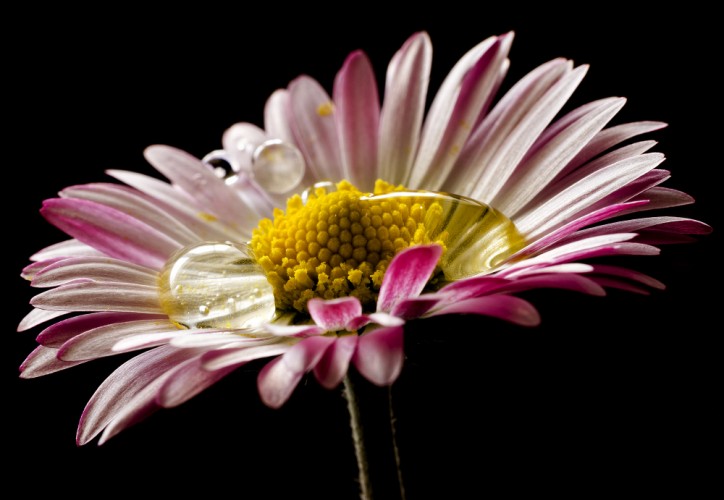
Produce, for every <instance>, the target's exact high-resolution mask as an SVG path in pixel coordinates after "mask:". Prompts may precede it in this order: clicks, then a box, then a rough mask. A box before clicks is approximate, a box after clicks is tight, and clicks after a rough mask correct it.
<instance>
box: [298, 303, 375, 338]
mask: <svg viewBox="0 0 724 500" xmlns="http://www.w3.org/2000/svg"><path fill="white" fill-rule="evenodd" d="M307 308H308V309H309V314H310V316H312V319H313V320H314V322H315V323H316V324H317V325H318V326H320V327H321V328H323V329H324V330H325V331H330V332H336V331H339V330H344V329H345V328H346V327H347V325H348V324H349V322H350V321H352V320H353V319H354V318H357V317H358V316H360V315H361V314H362V304H361V303H360V301H359V300H358V299H357V297H340V298H338V299H332V300H322V299H317V298H315V299H312V300H310V301H309V302H307Z"/></svg>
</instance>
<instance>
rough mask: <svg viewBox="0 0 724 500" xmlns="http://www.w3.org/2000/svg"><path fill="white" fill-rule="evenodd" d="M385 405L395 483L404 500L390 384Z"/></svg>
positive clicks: (401, 498) (403, 485) (395, 419)
mask: <svg viewBox="0 0 724 500" xmlns="http://www.w3.org/2000/svg"><path fill="white" fill-rule="evenodd" d="M387 406H388V407H389V409H390V433H391V434H392V451H393V452H394V454H395V466H396V467H397V484H399V486H400V500H405V483H403V482H402V467H401V466H400V463H401V462H400V448H399V447H398V446H397V429H396V425H395V424H396V423H397V418H395V410H394V409H393V407H392V385H390V386H388V388H387Z"/></svg>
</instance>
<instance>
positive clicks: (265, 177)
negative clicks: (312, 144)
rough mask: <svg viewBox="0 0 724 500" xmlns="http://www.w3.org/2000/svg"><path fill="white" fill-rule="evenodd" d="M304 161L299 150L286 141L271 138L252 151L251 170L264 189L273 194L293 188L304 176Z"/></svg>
mask: <svg viewBox="0 0 724 500" xmlns="http://www.w3.org/2000/svg"><path fill="white" fill-rule="evenodd" d="M304 171H305V163H304V157H303V156H302V153H301V151H299V149H297V147H296V146H294V145H293V144H290V143H288V142H284V141H280V140H278V139H273V140H269V141H265V142H263V143H262V144H260V145H259V146H258V147H257V148H256V150H255V151H254V155H253V157H252V164H251V172H252V175H253V177H254V180H255V181H256V182H257V184H259V186H261V187H262V188H264V189H265V190H266V191H268V192H270V193H275V194H281V193H286V192H289V191H291V190H292V189H294V188H295V187H297V186H298V185H299V183H300V182H301V181H302V179H303V178H304Z"/></svg>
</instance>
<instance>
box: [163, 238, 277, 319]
mask: <svg viewBox="0 0 724 500" xmlns="http://www.w3.org/2000/svg"><path fill="white" fill-rule="evenodd" d="M159 285H160V286H159V290H160V299H161V307H162V309H163V310H164V312H165V313H166V314H167V315H168V317H169V319H170V320H171V321H174V322H176V323H179V324H181V325H183V326H185V327H188V328H230V329H237V328H254V327H257V326H259V325H261V324H263V323H265V322H267V321H270V320H271V319H272V318H273V316H274V314H275V310H276V308H275V305H274V293H273V290H272V286H271V285H270V284H269V282H268V281H267V279H266V275H265V274H264V271H263V270H262V268H261V266H259V264H257V263H256V261H255V260H254V259H253V258H252V257H251V255H250V252H249V250H248V249H247V247H246V245H235V244H231V243H209V242H205V243H199V244H196V245H192V246H189V247H186V248H184V249H182V250H180V251H178V252H177V253H176V254H175V255H173V256H172V257H171V259H169V261H168V262H167V263H166V265H165V266H164V268H163V270H162V272H161V274H160V276H159Z"/></svg>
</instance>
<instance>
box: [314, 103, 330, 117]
mask: <svg viewBox="0 0 724 500" xmlns="http://www.w3.org/2000/svg"><path fill="white" fill-rule="evenodd" d="M332 113H334V104H333V103H332V101H327V102H323V103H322V104H320V105H319V106H318V107H317V114H318V115H319V116H329V115H331V114H332Z"/></svg>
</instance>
